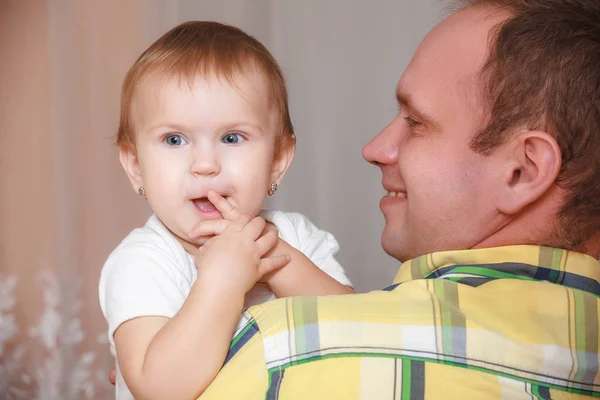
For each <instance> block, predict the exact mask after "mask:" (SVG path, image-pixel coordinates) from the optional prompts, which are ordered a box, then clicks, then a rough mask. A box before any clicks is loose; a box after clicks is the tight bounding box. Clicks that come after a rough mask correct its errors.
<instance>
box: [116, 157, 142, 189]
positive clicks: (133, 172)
mask: <svg viewBox="0 0 600 400" xmlns="http://www.w3.org/2000/svg"><path fill="white" fill-rule="evenodd" d="M119 160H120V161H121V165H122V166H123V169H124V170H125V173H127V176H128V177H129V181H130V182H131V186H132V187H133V190H134V191H135V192H136V193H138V190H139V189H140V187H142V186H144V181H143V179H142V173H141V170H140V163H139V160H138V157H137V154H136V152H135V151H134V150H133V149H132V148H131V146H120V147H119Z"/></svg>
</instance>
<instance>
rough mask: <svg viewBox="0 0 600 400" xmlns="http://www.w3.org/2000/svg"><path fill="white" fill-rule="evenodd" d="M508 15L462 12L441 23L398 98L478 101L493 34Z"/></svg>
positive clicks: (490, 11)
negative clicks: (446, 97)
mask: <svg viewBox="0 0 600 400" xmlns="http://www.w3.org/2000/svg"><path fill="white" fill-rule="evenodd" d="M507 17H508V14H507V13H505V12H501V11H498V10H495V9H490V8H482V7H477V8H475V7H474V8H469V9H464V10H460V11H458V12H456V13H454V14H452V15H450V16H449V17H448V18H446V19H445V20H443V21H442V22H440V23H439V24H438V25H437V26H436V27H434V28H433V29H432V30H431V31H430V32H429V33H428V34H427V36H426V37H425V38H424V39H423V41H422V42H421V44H420V45H419V47H418V48H417V51H416V52H415V55H414V57H413V59H412V60H411V62H410V64H409V66H408V67H407V69H406V71H405V72H404V74H403V75H402V77H401V79H400V82H399V83H398V87H397V97H398V98H399V99H404V98H410V99H413V100H414V106H415V107H416V108H418V107H419V102H420V100H421V99H422V100H423V102H424V103H430V102H431V101H432V100H434V98H435V97H439V96H449V97H454V100H455V101H461V102H464V101H468V102H471V101H477V102H478V101H479V96H477V99H474V98H473V96H476V95H477V94H478V93H480V92H479V91H478V90H474V89H477V88H480V85H481V80H480V72H481V70H482V68H483V66H484V65H485V63H486V62H487V59H488V56H489V52H490V46H489V43H490V33H491V32H493V30H494V29H495V28H496V27H497V26H498V24H499V23H501V22H502V21H504V20H505V19H506V18H507Z"/></svg>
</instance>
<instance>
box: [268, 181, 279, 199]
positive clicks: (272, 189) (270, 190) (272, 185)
mask: <svg viewBox="0 0 600 400" xmlns="http://www.w3.org/2000/svg"><path fill="white" fill-rule="evenodd" d="M278 188H279V186H278V185H277V184H276V183H271V188H270V189H269V191H268V192H267V193H268V194H269V196H273V195H274V194H275V192H276V191H277V189H278Z"/></svg>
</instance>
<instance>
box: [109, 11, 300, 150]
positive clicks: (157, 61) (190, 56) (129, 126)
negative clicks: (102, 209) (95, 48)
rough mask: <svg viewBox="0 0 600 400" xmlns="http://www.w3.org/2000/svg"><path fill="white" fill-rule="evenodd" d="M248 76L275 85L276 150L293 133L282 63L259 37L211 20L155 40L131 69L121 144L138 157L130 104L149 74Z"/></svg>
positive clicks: (126, 85)
mask: <svg viewBox="0 0 600 400" xmlns="http://www.w3.org/2000/svg"><path fill="white" fill-rule="evenodd" d="M249 72H259V73H261V74H263V75H264V76H265V78H266V81H267V82H268V83H269V84H270V88H269V92H270V95H271V98H270V99H269V100H270V101H271V103H272V105H273V107H274V108H275V109H276V110H277V112H278V119H277V121H278V132H277V135H278V136H277V141H276V146H281V145H282V144H283V143H284V142H285V141H286V140H287V139H288V138H289V137H291V136H292V135H293V133H294V129H293V126H292V122H291V119H290V112H289V108H288V99H287V88H286V84H285V80H284V77H283V74H282V72H281V69H280V67H279V64H277V61H275V59H274V58H273V56H272V55H271V53H270V52H269V51H268V50H267V49H266V48H265V47H264V46H263V45H262V44H261V43H260V42H259V41H258V40H256V39H255V38H254V37H252V36H250V35H248V34H246V33H245V32H243V31H242V30H240V29H238V28H236V27H234V26H230V25H225V24H221V23H218V22H212V21H189V22H185V23H183V24H181V25H178V26H176V27H175V28H173V29H171V30H170V31H168V32H167V33H165V34H164V35H163V36H162V37H160V38H159V39H158V40H157V41H156V42H154V43H153V44H152V45H151V46H150V47H149V48H148V49H147V50H146V51H144V52H143V53H142V55H141V56H140V57H139V58H138V59H137V61H136V62H135V63H134V64H133V65H132V67H131V68H130V69H129V72H128V73H127V75H126V76H125V79H124V81H123V88H122V91H121V119H120V123H119V130H118V132H117V144H118V145H119V146H120V147H124V148H128V149H129V150H131V151H133V152H134V153H135V135H134V132H135V127H134V121H132V118H131V106H132V103H133V99H134V95H135V91H136V89H137V87H138V86H139V85H140V83H141V82H143V81H144V79H146V78H147V77H148V76H150V75H152V74H155V73H160V74H163V75H164V76H165V77H167V78H170V77H172V78H175V79H180V80H185V81H187V82H192V81H193V80H194V79H195V78H197V77H202V78H208V77H211V76H214V77H217V78H223V79H226V80H227V81H229V82H230V83H232V84H235V78H236V76H239V75H245V74H246V73H249Z"/></svg>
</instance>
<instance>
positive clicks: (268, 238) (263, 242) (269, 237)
mask: <svg viewBox="0 0 600 400" xmlns="http://www.w3.org/2000/svg"><path fill="white" fill-rule="evenodd" d="M278 240H279V235H278V234H277V230H272V229H269V230H267V231H266V232H265V233H264V234H263V235H262V236H261V237H259V238H258V239H257V240H256V246H257V247H258V251H259V253H260V254H261V255H264V254H267V253H268V252H269V250H271V249H272V248H273V247H275V244H277V241H278Z"/></svg>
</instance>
